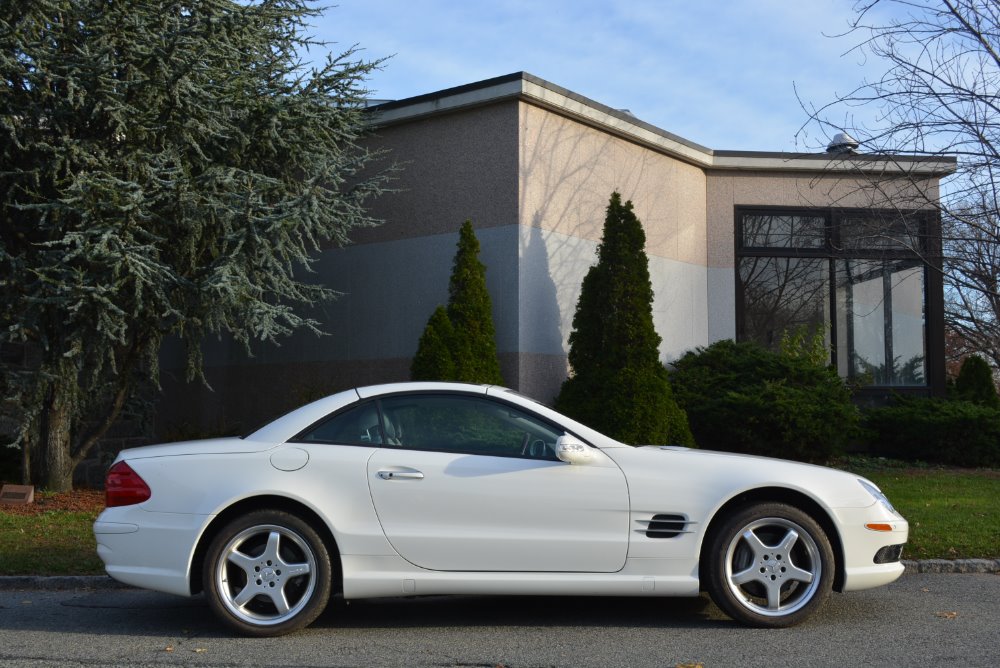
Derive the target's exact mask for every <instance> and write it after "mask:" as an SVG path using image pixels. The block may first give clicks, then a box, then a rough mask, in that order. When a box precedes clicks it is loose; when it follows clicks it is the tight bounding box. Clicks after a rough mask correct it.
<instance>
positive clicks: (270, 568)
mask: <svg viewBox="0 0 1000 668" xmlns="http://www.w3.org/2000/svg"><path fill="white" fill-rule="evenodd" d="M315 573H316V555H315V553H314V552H313V550H312V548H311V547H310V546H309V543H308V542H307V541H306V540H305V539H304V538H302V536H300V535H299V534H297V533H296V532H294V531H292V530H291V529H289V528H288V527H283V526H278V525H275V524H262V525H258V526H253V527H250V528H248V529H244V530H243V531H241V532H239V533H238V534H236V535H235V536H234V537H233V538H232V539H230V540H229V542H228V543H226V546H225V547H224V548H223V549H222V552H221V553H220V554H219V557H218V559H217V560H216V564H215V580H216V587H217V589H218V591H219V592H220V596H219V598H220V600H221V602H222V604H223V605H224V606H225V607H226V608H227V609H228V610H229V612H231V613H232V614H233V615H235V616H236V617H237V618H238V619H240V620H242V621H244V622H246V623H248V624H252V625H255V626H273V625H276V624H281V623H282V622H285V621H287V620H290V619H292V618H293V617H295V616H296V615H297V614H299V612H301V611H302V609H303V608H304V607H305V606H306V605H307V604H308V603H309V600H310V599H311V598H312V595H313V592H314V591H315V589H316V576H315Z"/></svg>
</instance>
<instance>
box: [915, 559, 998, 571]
mask: <svg viewBox="0 0 1000 668" xmlns="http://www.w3.org/2000/svg"><path fill="white" fill-rule="evenodd" d="M903 566H904V567H905V568H906V570H905V571H904V573H906V574H911V573H1000V559H921V560H920V561H909V560H907V559H903Z"/></svg>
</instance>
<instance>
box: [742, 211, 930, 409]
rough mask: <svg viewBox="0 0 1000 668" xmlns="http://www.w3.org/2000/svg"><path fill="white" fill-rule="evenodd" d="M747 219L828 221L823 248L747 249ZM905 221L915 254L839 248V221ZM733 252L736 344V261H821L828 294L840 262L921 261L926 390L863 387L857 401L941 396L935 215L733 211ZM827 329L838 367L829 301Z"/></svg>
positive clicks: (832, 357) (834, 323)
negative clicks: (913, 228)
mask: <svg viewBox="0 0 1000 668" xmlns="http://www.w3.org/2000/svg"><path fill="white" fill-rule="evenodd" d="M747 215H778V216H796V215H799V216H807V217H823V218H824V219H825V221H826V235H825V240H824V243H823V246H822V247H814V248H806V247H800V248H794V247H781V246H770V247H763V246H750V247H748V246H745V245H744V244H743V239H744V235H743V232H744V216H747ZM901 216H905V217H908V218H911V219H913V220H915V221H917V222H918V224H919V229H918V237H917V238H918V239H919V241H920V248H918V249H916V250H909V249H901V248H851V247H848V248H844V247H843V244H842V243H840V232H841V221H842V220H844V219H848V218H852V217H876V218H885V219H891V218H897V219H898V218H900V217H901ZM734 221H735V225H734V226H733V228H734V230H733V232H734V247H735V261H734V263H733V273H734V275H735V279H736V314H735V315H736V339H737V341H744V340H747V339H746V331H745V329H746V311H745V302H746V293H745V287H744V285H743V281H742V278H741V276H740V260H741V259H743V258H748V257H761V258H794V259H806V258H815V259H818V260H825V261H826V262H827V266H828V272H829V279H828V280H829V285H830V286H831V290H832V289H833V286H835V285H836V280H837V277H836V271H837V263H838V261H843V260H874V261H885V260H899V261H906V260H909V261H912V260H914V259H916V260H919V261H920V262H921V264H922V266H923V279H924V348H925V374H926V384H925V385H898V386H897V385H893V386H889V385H869V386H863V387H861V388H860V389H859V390H858V391H857V394H858V395H859V397H860V398H862V399H864V398H866V397H871V398H872V399H873V400H876V401H877V400H878V399H879V398H880V397H884V396H886V395H888V394H891V393H899V394H918V395H926V394H928V393H929V394H932V395H935V396H942V395H943V394H944V392H945V370H944V277H943V273H942V264H943V263H942V251H941V247H942V244H941V217H940V214H939V213H938V212H937V211H933V210H920V209H907V210H891V209H870V208H868V209H866V208H853V207H786V206H747V205H737V206H736V207H734ZM828 306H829V310H830V312H829V314H828V317H829V322H830V323H831V327H830V330H831V331H830V360H831V363H832V364H833V365H834V366H835V367H836V366H837V363H838V358H837V356H838V352H837V351H838V336H840V335H841V333H840V332H838V331H837V304H836V300H835V299H833V298H832V295H831V298H830V300H829V305H828Z"/></svg>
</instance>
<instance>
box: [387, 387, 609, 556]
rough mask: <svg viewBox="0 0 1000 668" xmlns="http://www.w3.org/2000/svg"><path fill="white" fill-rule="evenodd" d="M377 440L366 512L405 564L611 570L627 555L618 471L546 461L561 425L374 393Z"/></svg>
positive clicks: (502, 409) (599, 456) (433, 398)
mask: <svg viewBox="0 0 1000 668" xmlns="http://www.w3.org/2000/svg"><path fill="white" fill-rule="evenodd" d="M379 407H380V411H381V415H382V417H383V420H384V422H383V428H384V430H385V442H386V444H385V445H383V447H382V448H380V449H379V450H378V451H376V452H375V453H374V454H373V455H372V457H371V459H370V460H369V462H368V481H369V487H370V489H371V495H372V501H373V502H374V506H375V511H376V513H377V514H378V518H379V521H380V522H381V524H382V529H383V531H384V532H385V535H386V537H387V538H388V540H389V541H390V543H391V544H392V546H393V547H394V548H395V549H396V551H397V552H399V554H400V555H401V556H402V557H403V558H405V559H406V560H407V561H409V562H411V563H413V564H415V565H417V566H420V567H422V568H427V569H432V570H441V571H534V572H614V571H617V570H620V569H621V568H622V566H623V565H624V563H625V558H626V554H627V551H628V510H629V499H628V488H627V486H626V483H625V477H624V475H623V474H622V472H621V470H620V469H619V468H618V466H617V465H616V464H615V463H614V462H613V461H611V459H610V458H608V457H607V456H605V455H604V454H603V453H601V452H600V451H599V450H596V449H595V453H594V454H595V458H594V461H593V462H592V463H590V464H587V465H570V464H567V463H564V462H561V461H558V460H557V459H555V456H554V443H555V439H556V438H558V436H560V435H562V431H561V430H560V429H559V428H558V427H556V426H554V425H551V424H550V423H547V422H545V421H543V420H541V419H540V418H538V417H536V416H533V415H530V414H528V413H527V412H525V411H523V410H521V409H519V408H516V407H512V406H510V405H507V404H504V403H502V402H500V401H497V400H495V399H491V398H487V397H482V396H469V395H462V394H406V395H398V396H392V397H386V398H382V399H380V400H379Z"/></svg>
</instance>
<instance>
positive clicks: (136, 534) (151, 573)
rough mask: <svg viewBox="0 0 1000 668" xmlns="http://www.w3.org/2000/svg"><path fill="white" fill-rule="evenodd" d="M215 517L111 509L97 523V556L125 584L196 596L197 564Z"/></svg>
mask: <svg viewBox="0 0 1000 668" xmlns="http://www.w3.org/2000/svg"><path fill="white" fill-rule="evenodd" d="M209 520H211V516H209V515H190V514H179V513H153V512H147V511H145V510H142V508H141V506H126V507H121V508H108V509H106V510H105V511H104V512H103V513H101V515H100V516H99V517H98V518H97V521H96V522H94V537H95V538H96V539H97V555H98V556H99V557H100V558H101V560H102V561H103V562H104V569H105V570H106V571H107V573H108V575H110V576H111V577H113V578H114V579H115V580H118V581H119V582H123V583H125V584H129V585H132V586H135V587H141V588H143V589H152V590H155V591H162V592H166V593H168V594H178V595H180V596H190V595H191V586H190V579H191V578H190V575H191V560H192V557H193V550H194V546H195V545H197V544H198V538H199V537H200V536H201V533H202V531H203V530H204V527H205V526H206V525H207V524H208V522H209Z"/></svg>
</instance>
